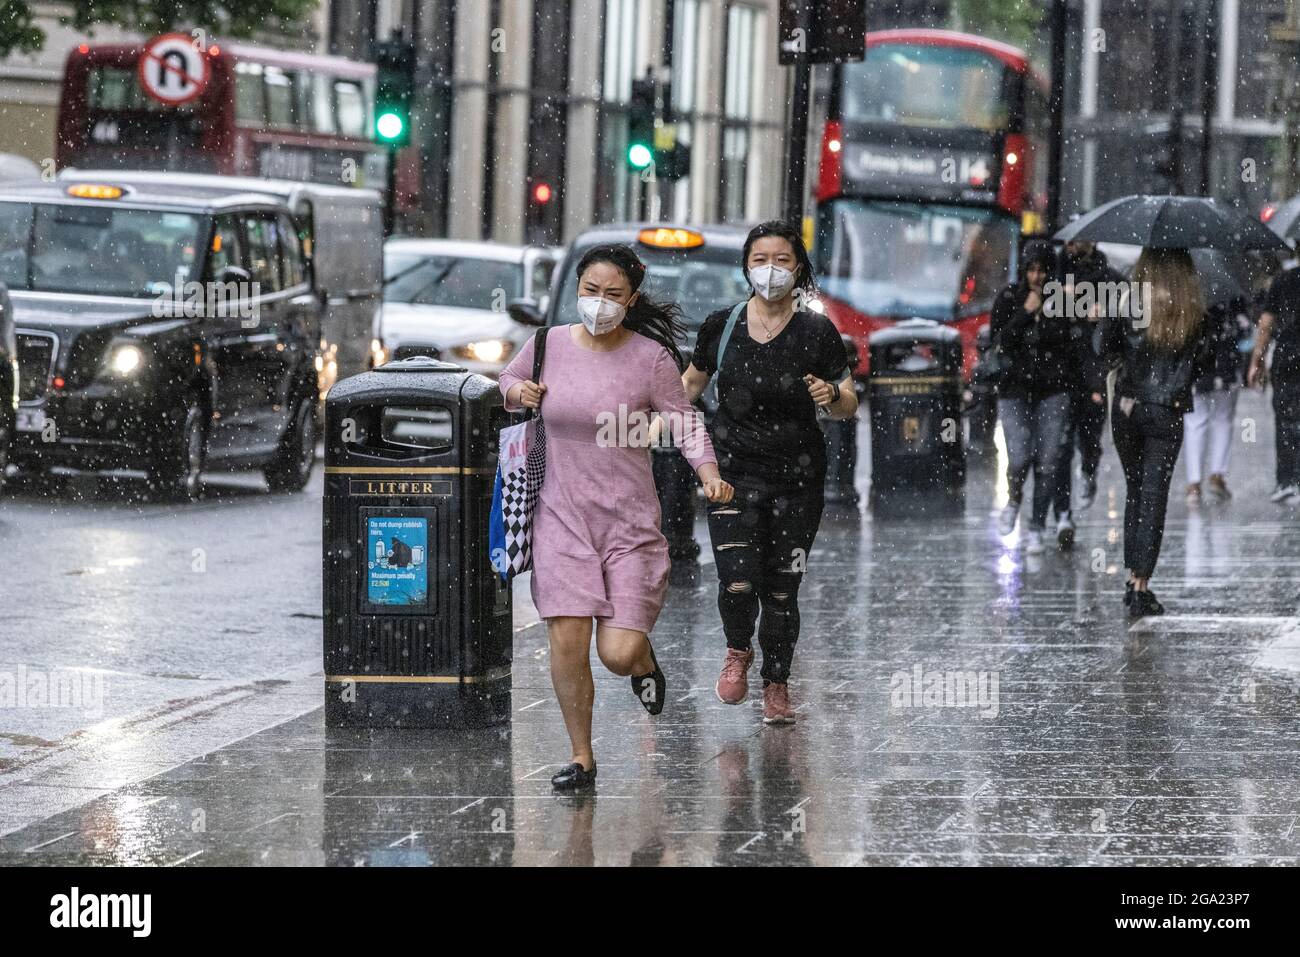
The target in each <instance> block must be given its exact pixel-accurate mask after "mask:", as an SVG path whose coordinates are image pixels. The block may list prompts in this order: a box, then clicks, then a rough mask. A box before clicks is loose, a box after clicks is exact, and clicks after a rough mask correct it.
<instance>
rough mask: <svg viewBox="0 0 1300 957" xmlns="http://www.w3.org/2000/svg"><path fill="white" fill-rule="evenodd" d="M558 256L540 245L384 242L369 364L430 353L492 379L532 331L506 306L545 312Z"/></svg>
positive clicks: (393, 240) (428, 240)
mask: <svg viewBox="0 0 1300 957" xmlns="http://www.w3.org/2000/svg"><path fill="white" fill-rule="evenodd" d="M558 258H559V256H558V254H557V252H556V251H555V250H553V249H551V248H549V247H542V246H509V245H505V244H502V243H484V242H462V241H459V240H454V239H390V240H389V241H388V242H387V243H385V244H384V303H383V308H382V309H381V311H380V316H379V320H378V328H377V329H376V334H375V342H374V344H373V347H372V348H373V352H374V356H373V362H374V364H375V365H380V364H382V363H384V362H387V361H389V360H391V359H404V358H407V357H408V356H413V355H429V356H434V357H436V358H439V359H443V360H445V361H447V362H455V363H457V364H459V365H462V366H464V367H465V368H466V369H468V370H469V371H471V372H479V373H482V374H484V375H488V376H492V377H494V378H495V377H496V376H497V375H498V374H499V373H500V372H501V370H502V369H504V368H505V366H506V363H508V362H509V361H510V359H511V358H512V357H513V356H514V354H515V353H516V352H517V351H518V350H519V349H521V348H522V347H523V345H524V343H525V342H527V341H528V337H529V336H530V335H532V333H533V331H534V330H533V328H532V327H530V326H528V325H525V324H524V323H522V322H519V321H518V320H516V319H513V318H511V316H510V312H508V311H507V309H508V308H509V307H510V306H516V307H518V306H519V305H521V304H522V305H524V306H525V307H527V308H525V309H524V310H523V312H524V313H525V314H528V313H542V312H544V311H545V309H546V306H547V299H548V296H549V287H550V281H551V274H552V272H553V271H554V269H555V264H556V261H557V259H558ZM516 311H518V309H517V308H516Z"/></svg>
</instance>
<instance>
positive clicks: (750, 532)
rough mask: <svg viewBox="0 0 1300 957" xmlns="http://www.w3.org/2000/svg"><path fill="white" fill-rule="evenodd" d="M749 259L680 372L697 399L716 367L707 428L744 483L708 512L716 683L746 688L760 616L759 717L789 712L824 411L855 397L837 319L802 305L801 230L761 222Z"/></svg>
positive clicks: (727, 692)
mask: <svg viewBox="0 0 1300 957" xmlns="http://www.w3.org/2000/svg"><path fill="white" fill-rule="evenodd" d="M742 261H743V263H744V267H745V270H746V275H747V277H748V279H749V284H750V287H751V289H752V291H753V295H752V296H751V297H750V298H749V299H748V300H747V301H745V302H741V303H738V304H737V305H735V306H734V307H731V308H728V309H723V310H719V311H718V312H715V313H714V314H713V315H711V316H709V317H708V318H707V319H706V320H705V322H704V325H703V326H702V327H701V329H700V333H699V336H698V337H697V339H696V345H695V354H694V356H693V358H692V360H691V364H690V366H688V367H687V369H686V372H685V374H684V375H683V376H682V381H683V383H684V385H685V387H686V395H687V398H689V399H691V400H694V399H696V398H698V397H699V396H700V395H701V394H702V393H703V391H704V389H705V387H706V386H707V385H708V383H709V380H710V379H712V378H714V377H715V376H716V377H717V386H718V411H717V413H716V414H715V416H714V418H713V421H712V423H711V424H710V433H711V435H712V437H713V442H714V446H715V448H716V449H717V453H718V458H719V466H720V468H721V472H722V477H723V479H725V480H726V481H727V482H728V483H729V484H730V485H732V486H734V488H735V490H736V496H735V499H734V501H731V502H718V503H715V504H713V505H711V506H710V507H709V516H708V521H709V537H710V539H711V540H712V545H713V556H714V562H715V564H716V566H717V569H718V612H719V614H720V615H721V616H722V627H723V632H724V634H725V635H726V639H727V652H726V658H725V660H724V663H723V667H722V674H721V676H720V677H719V678H718V682H717V685H716V686H715V691H716V693H717V696H718V698H719V699H720V700H722V701H723V702H725V703H726V704H740V703H741V702H743V701H744V700H745V697H746V695H747V694H748V691H749V680H748V673H749V668H750V666H751V664H752V663H753V660H754V651H753V646H752V642H753V636H754V629H755V625H756V624H757V626H758V643H759V647H760V648H761V649H762V652H763V664H762V669H761V675H762V678H763V721H764V722H765V723H768V724H788V723H791V722H793V721H794V720H795V710H794V706H793V705H792V703H791V701H790V692H789V680H790V671H791V666H792V663H793V659H794V649H795V643H796V642H797V641H798V639H799V603H798V597H799V586H800V584H801V582H802V580H803V575H804V571H805V569H806V568H807V563H808V556H809V553H810V552H811V550H812V545H813V540H814V538H815V537H816V534H817V528H818V525H819V524H820V522H821V515H822V508H823V505H824V503H825V495H824V486H825V480H826V443H825V438H824V436H823V433H822V430H821V428H820V426H819V425H818V420H817V416H818V412H819V410H820V411H821V412H823V413H825V414H826V415H829V416H831V417H832V418H836V419H848V418H852V417H853V416H854V415H855V414H856V413H857V408H858V399H857V394H856V392H855V391H854V389H853V379H852V373H851V371H850V368H849V357H848V352H847V350H846V349H845V347H844V341H843V339H841V337H840V334H839V331H838V330H837V329H836V328H835V326H834V325H833V324H832V323H831V321H830V320H829V319H827V318H826V317H825V316H823V315H821V314H820V313H817V312H814V311H812V310H810V309H807V308H805V307H806V305H807V303H808V302H809V296H810V294H811V293H813V292H814V291H815V286H814V283H813V274H812V265H811V263H810V262H809V260H808V253H807V250H806V249H805V248H804V244H803V239H802V238H801V237H800V235H799V232H798V231H797V230H796V229H794V228H792V227H791V226H789V225H788V224H786V223H782V222H768V223H763V224H761V225H759V226H756V227H755V228H754V229H753V230H751V231H750V233H749V235H748V237H747V238H746V240H745V246H744V251H743V254H742Z"/></svg>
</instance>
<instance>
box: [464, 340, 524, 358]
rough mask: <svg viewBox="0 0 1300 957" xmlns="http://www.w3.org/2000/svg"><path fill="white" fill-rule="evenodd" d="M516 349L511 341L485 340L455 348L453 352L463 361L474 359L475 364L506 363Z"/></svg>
mask: <svg viewBox="0 0 1300 957" xmlns="http://www.w3.org/2000/svg"><path fill="white" fill-rule="evenodd" d="M514 349H515V344H514V343H513V342H511V341H510V340H509V339H484V340H483V341H481V342H470V343H467V344H465V345H463V346H455V347H453V348H452V350H451V351H452V353H453V354H454V355H457V356H459V357H460V358H462V359H473V360H474V361H475V362H504V361H505V360H506V359H507V358H508V357H509V356H510V353H512V352H513V351H514Z"/></svg>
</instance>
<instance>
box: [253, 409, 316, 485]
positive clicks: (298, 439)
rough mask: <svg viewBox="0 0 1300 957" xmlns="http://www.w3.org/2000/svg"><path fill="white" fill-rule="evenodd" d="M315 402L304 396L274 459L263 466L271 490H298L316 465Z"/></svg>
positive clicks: (305, 483)
mask: <svg viewBox="0 0 1300 957" xmlns="http://www.w3.org/2000/svg"><path fill="white" fill-rule="evenodd" d="M315 406H316V403H315V402H313V401H312V400H311V399H304V400H303V401H302V403H301V404H299V406H298V412H297V414H296V415H295V416H294V417H293V422H292V424H291V425H290V427H289V429H288V431H286V432H285V434H284V438H283V439H281V440H280V450H279V452H277V453H276V456H275V460H274V461H273V462H272V463H271V464H270V465H268V466H267V467H266V468H265V469H263V474H264V475H265V476H266V484H267V485H269V486H270V487H271V490H272V491H273V492H299V491H302V489H303V488H304V487H306V485H307V482H308V480H309V479H310V478H311V470H312V467H313V466H314V465H315V464H316V435H317V430H316V408H315Z"/></svg>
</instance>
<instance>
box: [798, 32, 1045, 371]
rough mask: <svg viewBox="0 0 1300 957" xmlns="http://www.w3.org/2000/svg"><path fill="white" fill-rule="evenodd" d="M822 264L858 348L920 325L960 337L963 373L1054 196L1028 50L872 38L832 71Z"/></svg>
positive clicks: (965, 40) (829, 303)
mask: <svg viewBox="0 0 1300 957" xmlns="http://www.w3.org/2000/svg"><path fill="white" fill-rule="evenodd" d="M826 110H827V114H826V116H827V118H826V125H825V131H824V135H823V138H822V149H821V166H820V172H819V177H818V181H817V186H816V199H817V214H816V232H815V240H814V247H815V251H814V258H815V264H816V268H817V272H818V283H819V285H820V286H821V288H822V292H823V297H822V298H823V301H824V302H825V304H826V307H827V313H828V314H829V315H830V317H831V319H832V320H833V321H834V323H835V325H836V326H837V327H838V328H839V329H840V331H841V332H843V333H846V334H848V335H850V336H852V337H853V338H854V339H855V340H857V341H858V343H859V354H860V356H861V363H860V365H859V368H858V370H857V371H858V372H859V373H865V372H866V370H867V359H868V352H867V348H866V339H867V336H869V335H870V334H871V333H872V332H874V331H876V330H877V329H880V328H883V327H884V326H887V325H889V324H891V323H893V322H896V321H899V320H902V319H909V318H913V317H918V316H919V317H922V318H926V319H934V320H938V321H940V322H945V323H950V324H952V325H953V326H955V327H956V328H957V329H958V330H959V331H960V332H961V335H962V341H963V345H964V348H965V370H966V373H967V374H968V375H969V372H970V368H971V366H972V365H973V363H974V361H975V358H976V350H975V337H976V334H977V333H978V332H979V330H980V328H981V327H982V326H984V325H986V324H987V323H988V321H989V311H990V309H991V307H992V303H993V298H994V296H995V295H996V294H997V292H998V291H999V290H1000V289H1001V288H1002V287H1003V286H1004V285H1006V283H1007V282H1009V281H1010V279H1011V277H1012V276H1013V275H1014V272H1015V268H1016V256H1017V251H1018V249H1019V245H1020V237H1021V234H1022V231H1023V230H1026V229H1028V230H1029V231H1035V232H1036V231H1037V230H1038V228H1039V227H1040V224H1041V221H1042V212H1043V210H1044V209H1045V207H1046V202H1047V180H1046V139H1047V93H1046V87H1045V85H1044V84H1043V83H1042V81H1041V80H1040V79H1039V78H1038V77H1037V76H1036V75H1035V74H1034V73H1033V72H1032V70H1031V69H1030V65H1029V62H1028V60H1027V59H1026V57H1025V54H1024V53H1023V52H1021V51H1020V50H1018V49H1016V48H1015V47H1011V46H1007V45H1006V44H1003V43H997V42H994V41H991V40H986V39H984V38H982V37H977V36H970V35H967V34H962V33H952V32H949V31H945V30H887V31H881V32H876V33H868V34H867V51H866V57H865V59H864V60H862V61H861V62H856V63H845V64H839V65H836V66H835V67H833V68H832V74H831V86H830V90H829V95H828V98H827V103H826Z"/></svg>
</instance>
